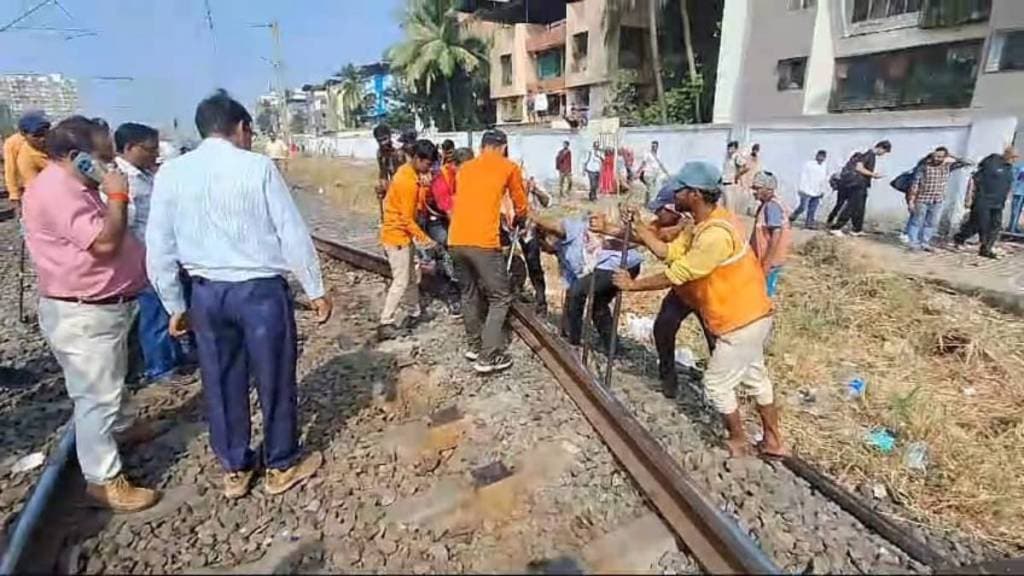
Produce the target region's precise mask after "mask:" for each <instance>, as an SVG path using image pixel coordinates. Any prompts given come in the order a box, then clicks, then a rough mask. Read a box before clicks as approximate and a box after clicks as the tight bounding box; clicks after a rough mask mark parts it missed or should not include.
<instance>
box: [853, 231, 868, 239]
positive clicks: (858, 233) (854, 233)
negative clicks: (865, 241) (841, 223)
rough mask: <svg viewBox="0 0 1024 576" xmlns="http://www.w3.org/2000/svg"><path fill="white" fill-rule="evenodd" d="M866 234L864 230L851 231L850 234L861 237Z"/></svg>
mask: <svg viewBox="0 0 1024 576" xmlns="http://www.w3.org/2000/svg"><path fill="white" fill-rule="evenodd" d="M864 234H865V233H864V232H850V236H854V237H856V238H860V237H861V236H863V235H864Z"/></svg>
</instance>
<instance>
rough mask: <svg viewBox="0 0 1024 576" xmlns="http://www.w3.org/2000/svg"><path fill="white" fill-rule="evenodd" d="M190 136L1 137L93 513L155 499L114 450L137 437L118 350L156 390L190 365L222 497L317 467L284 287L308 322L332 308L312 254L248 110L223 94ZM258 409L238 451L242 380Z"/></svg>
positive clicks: (82, 131) (104, 131)
mask: <svg viewBox="0 0 1024 576" xmlns="http://www.w3.org/2000/svg"><path fill="white" fill-rule="evenodd" d="M195 121H196V128H197V129H198V131H199V134H200V135H201V136H202V138H203V141H202V143H201V144H200V145H199V146H198V147H197V148H196V149H195V150H192V151H189V152H188V153H186V154H184V155H181V156H180V157H175V158H170V157H168V156H170V154H167V155H164V156H161V155H160V149H161V146H160V142H159V138H158V133H157V131H156V130H155V129H153V128H151V127H148V126H144V125H141V124H134V123H128V124H123V125H121V126H119V127H118V128H117V130H115V131H114V132H113V134H111V131H110V128H109V127H108V126H107V124H106V122H104V121H102V120H101V119H97V118H93V119H89V118H86V117H83V116H72V117H70V118H67V119H64V120H62V121H60V122H58V123H57V124H56V125H52V126H51V122H50V121H49V120H48V119H46V118H45V116H43V115H42V114H39V113H29V114H26V115H25V116H24V117H22V118H21V119H20V121H19V123H18V128H19V131H18V133H17V134H15V135H14V136H12V137H10V138H9V139H8V140H7V141H6V142H5V143H4V160H5V180H6V185H7V189H8V191H9V196H10V199H11V201H12V202H13V203H14V205H15V207H16V211H17V212H18V214H19V216H20V218H21V226H22V229H23V233H24V239H25V243H26V245H27V248H28V252H29V255H30V256H31V260H32V263H33V265H34V266H35V270H36V274H37V278H38V282H37V284H38V292H39V305H38V316H39V318H38V320H39V326H40V328H41V330H42V333H43V335H44V337H45V339H46V341H47V343H48V345H49V347H50V349H51V351H52V352H53V355H54V357H55V358H56V359H57V362H58V363H59V364H60V366H61V368H62V370H63V373H64V384H65V387H66V389H67V393H68V395H69V396H70V398H71V399H72V401H73V404H74V411H73V421H74V429H75V437H76V447H77V448H76V449H77V455H78V462H79V466H80V468H81V471H82V474H83V476H84V477H85V480H86V483H87V488H86V493H87V495H88V497H89V498H90V500H91V504H93V505H95V506H98V507H103V508H107V509H110V510H113V511H116V512H134V511H139V510H143V509H146V508H149V507H151V506H153V505H154V504H155V503H156V502H157V501H158V500H159V498H160V494H159V492H158V491H156V490H153V489H149V488H145V487H142V486H138V485H137V484H136V483H134V482H132V481H131V480H129V478H128V476H127V475H126V474H125V471H124V470H123V466H122V460H121V451H122V450H130V449H132V447H133V446H136V445H137V444H138V443H139V442H143V441H145V440H146V439H148V438H151V437H152V436H153V434H154V433H155V430H158V429H159V426H158V425H155V424H154V423H145V422H137V421H134V418H133V414H132V413H131V409H130V407H129V406H130V405H129V404H128V403H126V402H124V399H125V391H124V390H125V380H126V377H127V376H128V370H129V345H130V342H131V341H132V340H133V339H137V340H138V341H139V343H140V344H141V348H142V353H143V357H144V358H143V360H144V371H143V376H144V378H145V379H146V380H147V381H149V382H151V383H160V382H165V381H166V380H167V379H168V378H173V377H174V376H176V375H177V374H180V373H187V372H188V371H189V370H191V369H193V366H194V365H195V364H198V368H199V371H200V373H201V376H202V385H203V393H204V396H205V399H206V404H205V406H206V416H207V420H208V422H209V429H210V443H211V445H212V448H213V452H214V454H215V455H216V457H217V459H218V460H219V462H220V464H221V466H222V467H223V470H224V476H223V490H224V494H225V496H226V497H228V498H241V497H243V496H245V495H246V494H247V493H248V492H249V490H250V488H251V486H252V484H253V482H254V478H255V474H256V472H257V471H259V470H261V469H262V470H265V477H264V481H263V487H264V490H265V491H266V492H267V493H268V494H271V495H275V494H281V493H283V492H286V491H288V490H290V489H292V488H294V487H295V486H296V485H298V484H300V483H301V482H303V481H304V480H306V479H308V478H309V477H311V476H312V475H313V474H314V473H315V472H316V471H317V469H318V468H319V467H320V465H321V463H322V461H323V458H322V455H321V454H319V453H318V452H308V453H307V452H305V451H304V450H303V448H302V446H301V445H300V442H299V425H298V410H297V389H296V388H297V387H296V375H295V368H296V358H297V355H298V349H297V334H296V325H295V318H294V303H293V299H292V295H291V293H290V290H289V287H288V284H287V282H286V281H285V275H287V274H291V275H293V276H294V277H295V278H297V279H298V281H299V283H300V284H301V286H302V288H303V290H304V291H305V293H306V295H307V296H308V297H309V299H310V301H311V303H312V307H313V309H314V311H315V314H316V318H317V320H318V321H319V322H321V323H322V322H326V321H327V320H328V319H329V318H330V316H331V312H332V305H331V300H330V299H329V298H328V297H327V294H326V292H325V289H324V286H323V281H322V280H321V274H320V267H319V262H318V258H317V254H316V251H315V250H314V248H313V244H312V240H311V239H310V236H309V232H308V230H307V228H306V225H305V223H304V222H303V219H302V217H301V215H300V214H299V211H298V208H297V207H296V206H295V203H294V201H293V198H292V195H291V192H290V190H289V188H288V186H287V184H286V183H285V181H284V179H283V178H282V176H281V173H280V171H279V170H278V168H277V167H276V166H275V164H274V162H273V161H272V160H271V159H270V158H268V157H267V156H264V155H262V154H256V153H253V152H251V151H250V149H251V147H252V138H253V132H252V117H251V116H250V114H249V112H248V111H247V110H246V109H245V107H244V106H242V105H241V104H239V103H238V102H237V101H236V100H234V99H232V98H231V97H230V96H229V95H228V94H227V93H225V92H223V91H219V92H217V93H215V94H213V95H212V96H210V97H209V98H206V99H204V100H203V101H202V102H200V103H199V105H198V107H197V109H196V116H195ZM250 381H254V382H255V386H256V390H257V394H258V398H259V404H260V409H261V411H262V414H263V430H264V433H263V436H264V441H263V449H262V457H258V455H257V452H256V451H254V450H253V448H252V446H251V430H250V407H249V387H250Z"/></svg>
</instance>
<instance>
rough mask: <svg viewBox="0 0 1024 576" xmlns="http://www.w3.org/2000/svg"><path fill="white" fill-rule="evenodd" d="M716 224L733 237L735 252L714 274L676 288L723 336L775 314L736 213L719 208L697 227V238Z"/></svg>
mask: <svg viewBox="0 0 1024 576" xmlns="http://www.w3.org/2000/svg"><path fill="white" fill-rule="evenodd" d="M712 226H715V227H718V228H720V229H723V230H726V231H727V232H729V234H730V235H731V236H732V245H733V253H732V254H731V255H730V256H729V257H728V258H726V259H725V261H723V262H722V263H721V264H719V265H718V267H716V268H715V269H714V270H713V271H712V272H711V274H709V275H707V276H705V277H703V278H698V279H697V280H692V281H690V282H687V283H685V284H681V285H679V286H676V287H675V288H674V290H675V292H676V294H677V295H678V296H679V298H680V299H682V300H683V302H686V303H687V304H689V305H691V306H693V307H694V308H696V309H697V312H698V313H699V314H700V316H701V318H702V319H703V320H704V324H705V326H707V329H708V330H710V331H711V333H712V334H714V335H715V336H722V335H724V334H728V333H729V332H733V331H735V330H739V329H740V328H743V327H744V326H747V325H749V324H752V323H753V322H755V321H757V320H760V319H761V318H764V317H765V316H768V315H769V314H771V313H772V301H771V299H770V298H768V293H767V288H766V287H765V279H764V274H762V272H761V266H760V265H759V264H758V262H757V258H756V257H755V256H754V253H753V251H752V250H751V249H750V246H749V244H748V243H747V240H746V238H744V237H743V236H744V234H743V231H742V227H741V226H740V225H739V224H738V223H737V222H736V219H735V216H733V214H732V213H730V212H729V211H728V210H726V209H724V208H716V209H715V210H714V211H713V212H712V213H711V215H710V217H709V218H708V219H707V220H705V221H703V222H701V223H700V224H698V225H697V226H696V228H695V229H694V231H693V238H694V239H695V240H696V238H697V237H698V236H700V235H701V234H702V233H703V232H704V231H705V230H707V229H708V228H711V227H712Z"/></svg>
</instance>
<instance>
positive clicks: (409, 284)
mask: <svg viewBox="0 0 1024 576" xmlns="http://www.w3.org/2000/svg"><path fill="white" fill-rule="evenodd" d="M436 154H437V149H436V148H435V147H434V144H433V143H432V142H430V141H429V140H419V141H417V142H415V143H414V144H413V145H412V146H411V154H410V157H409V160H408V161H407V162H406V163H405V164H403V165H402V166H401V167H399V168H398V170H397V171H396V172H395V176H394V178H392V180H391V184H390V185H389V187H388V191H387V194H386V195H385V196H384V205H383V215H382V219H381V226H380V243H381V244H383V245H384V253H385V254H387V257H388V263H389V264H390V265H391V285H390V286H388V292H387V295H386V296H385V297H384V309H383V310H381V313H380V325H379V326H378V327H377V335H378V337H379V338H380V339H381V340H387V339H390V338H394V337H395V336H397V335H398V333H399V330H400V328H399V326H400V325H399V324H398V323H397V320H398V312H399V308H400V307H401V305H402V303H403V301H404V302H405V304H406V306H407V307H408V309H409V310H408V313H407V314H408V315H407V316H406V318H405V320H404V322H403V323H402V324H401V326H402V327H406V328H411V327H412V326H414V325H416V324H418V323H420V322H426V321H429V320H430V316H429V312H427V311H425V310H421V309H420V305H419V268H417V266H416V250H415V248H414V246H413V244H414V243H415V244H418V245H419V246H420V247H422V248H424V249H426V250H436V249H437V243H436V242H434V241H433V240H431V239H430V237H429V236H427V234H426V233H425V232H423V229H421V228H420V226H419V224H417V223H416V212H417V206H418V205H419V203H420V197H421V195H422V191H421V189H420V187H421V181H420V176H421V175H426V174H429V173H430V168H431V166H432V164H433V162H434V157H435V155H436Z"/></svg>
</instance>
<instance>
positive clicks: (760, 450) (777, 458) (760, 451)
mask: <svg viewBox="0 0 1024 576" xmlns="http://www.w3.org/2000/svg"><path fill="white" fill-rule="evenodd" d="M754 448H755V449H757V455H758V457H759V458H761V459H762V460H768V461H771V462H781V461H783V460H785V459H786V458H789V457H790V456H792V454H776V453H773V452H766V451H765V449H764V442H758V443H757V444H755V445H754Z"/></svg>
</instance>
